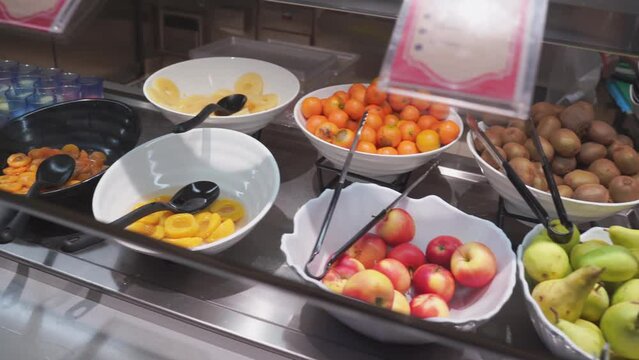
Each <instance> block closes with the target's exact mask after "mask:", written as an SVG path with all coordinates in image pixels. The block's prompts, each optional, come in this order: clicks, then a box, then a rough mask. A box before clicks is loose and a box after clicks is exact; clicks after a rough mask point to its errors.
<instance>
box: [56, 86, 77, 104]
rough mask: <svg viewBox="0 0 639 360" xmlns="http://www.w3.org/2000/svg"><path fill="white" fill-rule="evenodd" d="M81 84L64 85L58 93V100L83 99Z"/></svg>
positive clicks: (59, 88)
mask: <svg viewBox="0 0 639 360" xmlns="http://www.w3.org/2000/svg"><path fill="white" fill-rule="evenodd" d="M81 98H82V97H81V93H80V85H62V86H60V87H58V91H57V93H56V100H57V102H65V101H73V100H78V99H81Z"/></svg>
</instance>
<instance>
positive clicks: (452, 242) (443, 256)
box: [426, 235, 463, 269]
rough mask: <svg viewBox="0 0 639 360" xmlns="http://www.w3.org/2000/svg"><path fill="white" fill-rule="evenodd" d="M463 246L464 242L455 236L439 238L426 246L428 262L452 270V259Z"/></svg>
mask: <svg viewBox="0 0 639 360" xmlns="http://www.w3.org/2000/svg"><path fill="white" fill-rule="evenodd" d="M462 245H463V244H462V242H461V241H459V239H458V238H456V237H454V236H448V235H442V236H438V237H436V238H434V239H433V240H431V241H430V242H429V243H428V246H426V261H427V262H429V263H433V264H437V265H441V266H443V267H445V268H446V269H450V258H451V257H452V256H453V253H454V252H455V250H457V248H458V247H460V246H462Z"/></svg>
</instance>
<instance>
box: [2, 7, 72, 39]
mask: <svg viewBox="0 0 639 360" xmlns="http://www.w3.org/2000/svg"><path fill="white" fill-rule="evenodd" d="M79 3H80V0H0V23H2V24H8V25H12V26H18V27H23V28H28V29H32V30H39V31H48V32H53V33H61V32H63V31H64V28H65V26H66V24H67V22H68V20H69V18H70V17H71V15H72V14H73V12H74V11H75V9H76V8H77V6H78V4H79Z"/></svg>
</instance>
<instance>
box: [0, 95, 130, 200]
mask: <svg viewBox="0 0 639 360" xmlns="http://www.w3.org/2000/svg"><path fill="white" fill-rule="evenodd" d="M140 130H141V129H140V121H139V120H138V117H137V115H136V114H135V112H134V111H133V109H131V108H130V107H129V106H127V105H125V104H123V103H121V102H119V101H113V100H105V99H83V100H77V101H70V102H65V103H60V104H55V105H51V106H47V107H44V108H41V109H38V110H35V111H33V112H30V113H27V114H25V115H23V116H21V117H19V118H16V119H13V120H11V121H10V122H9V123H7V124H6V125H5V126H4V127H2V128H0V169H3V168H4V167H5V166H7V164H6V161H7V157H8V156H9V155H11V154H13V153H17V152H21V153H25V154H26V153H27V152H28V151H29V150H31V149H33V148H38V147H44V146H48V147H51V148H61V147H62V146H64V145H65V144H75V145H77V146H78V147H79V148H80V149H83V150H87V151H95V150H99V151H102V152H104V153H105V154H106V156H107V159H106V162H105V163H106V164H107V165H110V164H112V163H114V162H115V161H116V160H117V159H119V158H120V157H121V156H122V155H124V154H126V153H127V152H128V151H129V150H131V149H133V148H134V147H135V145H136V144H137V142H138V139H139V138H140ZM103 173H104V171H102V172H100V173H98V174H96V175H95V176H93V177H91V178H89V179H87V180H85V181H82V182H81V183H79V184H76V185H74V186H70V187H65V188H61V189H56V190H50V191H47V192H43V193H42V198H44V199H47V200H49V201H54V202H60V201H61V200H65V201H64V202H65V203H66V199H68V198H78V197H85V196H88V197H89V199H90V197H91V194H92V193H93V190H94V189H95V186H96V185H97V183H98V180H99V178H100V176H102V174H103ZM89 202H90V200H89ZM61 205H65V204H64V203H63V204H61Z"/></svg>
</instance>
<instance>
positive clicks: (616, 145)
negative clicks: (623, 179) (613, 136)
mask: <svg viewBox="0 0 639 360" xmlns="http://www.w3.org/2000/svg"><path fill="white" fill-rule="evenodd" d="M622 146H626V145H624V144H623V143H622V142H618V141H613V142H612V144H610V145H608V149H607V156H608V159H612V155H613V154H614V153H615V151H617V150H618V149H620V148H621V147H622Z"/></svg>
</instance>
